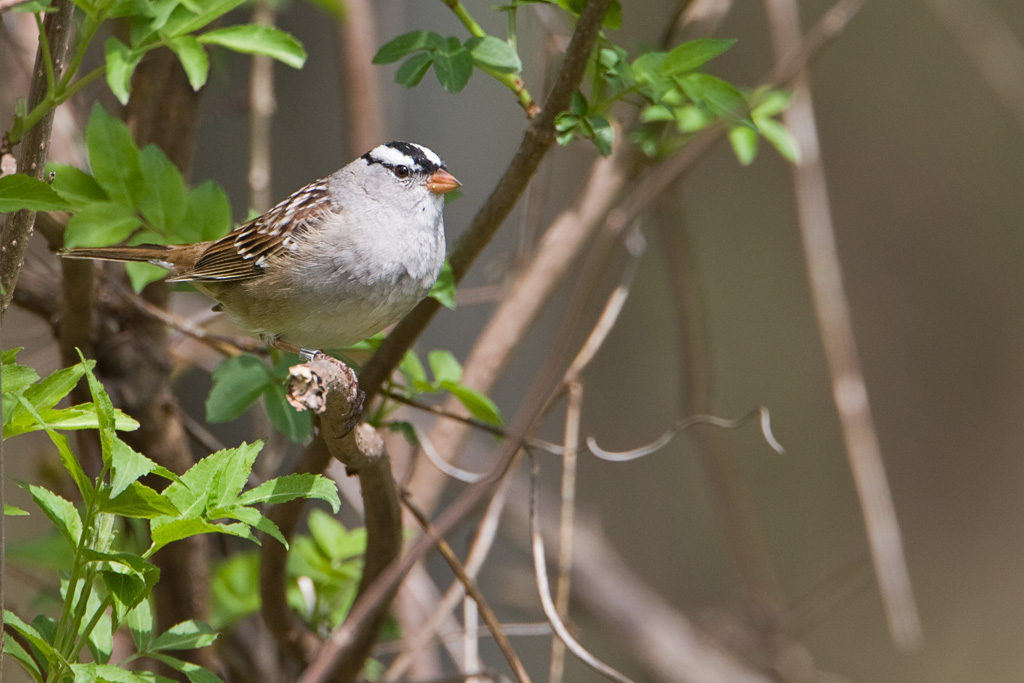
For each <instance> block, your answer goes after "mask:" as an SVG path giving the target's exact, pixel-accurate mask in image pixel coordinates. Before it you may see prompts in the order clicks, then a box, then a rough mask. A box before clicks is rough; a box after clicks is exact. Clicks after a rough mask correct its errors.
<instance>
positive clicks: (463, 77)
mask: <svg viewBox="0 0 1024 683" xmlns="http://www.w3.org/2000/svg"><path fill="white" fill-rule="evenodd" d="M433 54H434V74H435V75H436V76H437V81H438V83H440V84H441V87H442V88H444V89H445V90H447V91H448V92H450V93H457V92H461V91H462V89H463V88H465V87H466V84H467V83H469V79H470V77H471V76H472V75H473V55H472V54H470V52H469V50H467V49H466V48H465V47H464V46H463V45H462V44H460V43H459V40H458V38H449V39H448V43H447V45H446V47H445V49H443V50H441V49H439V50H434V53H433Z"/></svg>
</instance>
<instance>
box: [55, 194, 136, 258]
mask: <svg viewBox="0 0 1024 683" xmlns="http://www.w3.org/2000/svg"><path fill="white" fill-rule="evenodd" d="M141 225H142V221H141V220H139V217H138V215H136V213H135V211H134V210H133V209H132V208H131V207H130V206H126V205H124V204H120V203H116V204H115V203H113V202H95V203H93V204H90V205H89V206H86V207H85V208H84V209H82V210H80V211H78V212H76V213H75V215H74V216H72V217H71V220H69V221H68V226H67V229H66V230H65V231H64V246H65V247H67V248H69V249H70V248H72V247H105V246H108V245H111V244H117V243H118V242H123V241H124V240H126V239H127V238H128V237H129V235H131V234H132V233H133V232H135V231H136V230H138V229H139V227H140V226H141Z"/></svg>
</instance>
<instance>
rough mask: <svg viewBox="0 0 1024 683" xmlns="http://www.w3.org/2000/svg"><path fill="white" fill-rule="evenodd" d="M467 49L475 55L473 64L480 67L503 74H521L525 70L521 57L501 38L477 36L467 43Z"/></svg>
mask: <svg viewBox="0 0 1024 683" xmlns="http://www.w3.org/2000/svg"><path fill="white" fill-rule="evenodd" d="M466 47H467V48H468V49H469V52H470V54H471V55H473V62H474V63H476V64H478V65H480V66H483V67H487V68H489V69H493V70H494V71H500V72H503V73H519V72H520V71H522V70H523V62H522V61H521V60H520V59H519V55H518V54H517V53H516V51H515V50H514V49H513V48H512V46H511V45H509V44H508V43H506V42H505V41H504V40H501V39H500V38H495V37H494V36H476V37H473V38H470V39H469V40H467V41H466Z"/></svg>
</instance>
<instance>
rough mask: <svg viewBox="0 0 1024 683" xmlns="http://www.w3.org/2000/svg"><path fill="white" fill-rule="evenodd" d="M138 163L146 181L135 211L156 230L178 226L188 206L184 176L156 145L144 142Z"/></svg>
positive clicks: (170, 229)
mask: <svg viewBox="0 0 1024 683" xmlns="http://www.w3.org/2000/svg"><path fill="white" fill-rule="evenodd" d="M139 166H140V167H141V169H142V177H143V178H145V181H146V192H145V193H144V194H143V195H142V197H140V198H139V211H141V212H142V215H143V216H145V218H146V220H147V221H149V223H150V225H152V226H153V227H155V228H156V229H157V230H160V231H163V232H167V233H170V232H173V231H174V230H176V229H177V228H178V226H179V225H181V223H182V221H183V220H184V218H185V211H186V209H187V208H188V188H186V187H185V179H184V178H182V177H181V172H180V171H178V168H177V167H176V166H175V165H174V164H173V163H172V162H171V160H170V159H168V158H167V155H166V154H164V152H163V150H161V149H160V148H159V147H157V146H156V145H147V146H146V147H145V149H143V150H142V151H140V152H139Z"/></svg>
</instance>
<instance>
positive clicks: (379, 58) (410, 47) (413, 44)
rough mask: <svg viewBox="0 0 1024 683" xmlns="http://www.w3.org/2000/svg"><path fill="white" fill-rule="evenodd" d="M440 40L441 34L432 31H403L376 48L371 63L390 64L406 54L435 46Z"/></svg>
mask: <svg viewBox="0 0 1024 683" xmlns="http://www.w3.org/2000/svg"><path fill="white" fill-rule="evenodd" d="M442 42H443V39H442V38H441V36H439V35H438V34H436V33H433V32H432V31H410V32H409V33H403V34H402V35H400V36H398V37H397V38H392V39H391V40H389V41H388V42H386V43H384V44H383V45H382V46H381V47H380V49H379V50H377V54H375V55H374V56H373V63H374V64H391V63H392V62H397V61H398V60H399V59H401V58H402V57H405V56H406V55H408V54H411V53H413V52H416V51H418V50H425V49H428V48H433V47H436V46H437V45H439V44H440V43H442Z"/></svg>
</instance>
